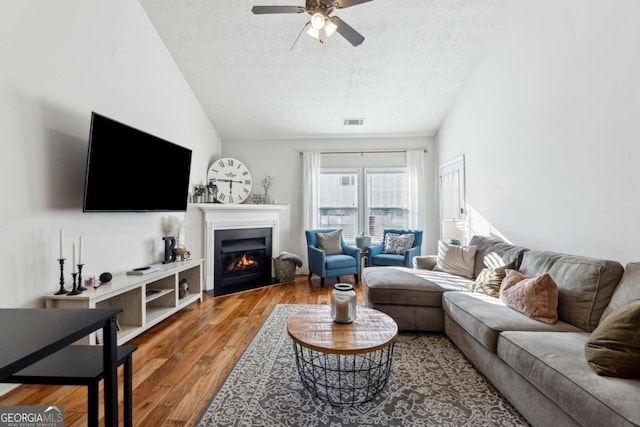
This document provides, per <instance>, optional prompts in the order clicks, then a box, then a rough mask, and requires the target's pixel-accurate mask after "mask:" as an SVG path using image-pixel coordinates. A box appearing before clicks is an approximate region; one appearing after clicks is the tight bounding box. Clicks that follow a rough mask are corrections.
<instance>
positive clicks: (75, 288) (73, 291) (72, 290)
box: [67, 273, 82, 296]
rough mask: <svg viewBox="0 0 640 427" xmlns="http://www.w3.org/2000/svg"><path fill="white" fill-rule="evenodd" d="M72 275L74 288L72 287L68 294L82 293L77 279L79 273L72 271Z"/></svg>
mask: <svg viewBox="0 0 640 427" xmlns="http://www.w3.org/2000/svg"><path fill="white" fill-rule="evenodd" d="M71 276H72V277H73V289H71V292H69V293H68V294H67V296H70V295H80V294H81V293H82V292H80V291H79V290H78V288H77V284H76V279H77V278H78V273H71Z"/></svg>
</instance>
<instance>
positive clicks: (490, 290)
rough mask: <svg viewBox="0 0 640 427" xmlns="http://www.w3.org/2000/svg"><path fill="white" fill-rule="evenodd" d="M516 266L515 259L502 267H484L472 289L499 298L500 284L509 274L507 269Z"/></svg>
mask: <svg viewBox="0 0 640 427" xmlns="http://www.w3.org/2000/svg"><path fill="white" fill-rule="evenodd" d="M514 268H516V262H515V260H514V261H512V262H510V263H509V264H507V265H503V266H501V267H496V268H488V267H486V268H483V269H482V271H481V272H480V274H478V277H477V278H476V281H475V282H473V284H472V285H471V290H472V291H473V292H479V293H481V294H487V295H489V296H492V297H495V298H498V297H499V296H500V285H501V284H502V280H503V279H504V278H505V277H506V275H507V273H506V271H505V270H507V269H509V270H513V269H514Z"/></svg>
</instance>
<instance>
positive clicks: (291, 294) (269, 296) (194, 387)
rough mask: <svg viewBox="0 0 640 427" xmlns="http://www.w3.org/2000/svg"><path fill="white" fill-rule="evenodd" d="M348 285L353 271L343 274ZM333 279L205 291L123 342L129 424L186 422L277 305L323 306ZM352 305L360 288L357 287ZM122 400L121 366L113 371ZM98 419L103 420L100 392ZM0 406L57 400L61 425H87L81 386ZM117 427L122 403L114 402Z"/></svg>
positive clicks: (33, 388)
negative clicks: (129, 375) (129, 357)
mask: <svg viewBox="0 0 640 427" xmlns="http://www.w3.org/2000/svg"><path fill="white" fill-rule="evenodd" d="M342 281H343V282H348V283H352V284H353V276H345V277H342ZM334 283H335V280H333V279H327V284H326V285H325V287H324V288H321V287H320V279H319V278H318V277H316V276H314V277H313V279H312V280H311V282H309V281H308V280H307V277H306V276H296V280H295V282H290V283H283V284H277V285H272V286H267V287H264V288H260V289H256V290H253V291H247V292H241V293H237V294H233V295H227V296H223V297H216V298H213V297H209V296H207V295H205V296H204V300H203V302H202V303H194V304H192V305H190V306H189V307H187V308H186V309H184V310H182V311H180V312H178V313H176V314H175V315H173V316H172V317H170V318H169V319H167V320H165V321H164V322H162V323H161V324H159V325H157V326H156V327H154V328H152V329H150V330H149V331H147V332H145V333H144V334H142V335H139V336H138V337H136V338H134V339H133V340H131V341H129V343H128V344H134V345H137V346H138V347H139V348H138V350H137V351H136V352H135V353H134V354H133V422H134V425H135V426H140V427H144V426H148V427H159V426H191V425H193V424H194V423H195V422H196V421H197V420H198V418H199V417H200V413H201V412H202V410H203V409H204V408H205V407H206V406H207V404H208V403H209V400H210V399H211V397H212V396H213V394H214V393H215V391H216V390H217V389H218V388H219V387H220V385H221V384H222V382H223V381H224V379H225V377H226V375H227V374H228V373H229V371H230V370H231V368H233V366H234V365H235V363H236V361H237V360H238V358H239V357H240V356H241V355H242V353H243V351H244V349H245V348H246V346H247V344H249V342H250V341H251V339H252V338H253V336H254V335H255V333H256V332H257V331H258V329H259V328H260V325H262V323H263V322H264V320H265V319H266V318H267V316H268V315H269V313H271V310H272V309H273V307H274V306H275V305H276V304H328V303H329V301H330V299H331V290H332V289H333V284H334ZM354 287H355V289H356V292H357V295H358V304H364V297H363V293H362V286H361V285H360V284H355V286H354ZM118 374H119V378H118V382H119V384H120V392H119V394H118V397H119V398H120V399H121V400H122V369H120V370H119V372H118ZM100 399H101V400H100V401H101V409H100V410H101V421H100V422H101V423H103V422H104V420H103V418H102V415H103V414H102V410H103V409H102V395H101V396H100ZM0 405H63V406H64V414H65V426H67V427H74V426H86V425H87V393H86V388H85V387H71V386H39V385H22V386H20V387H18V388H17V389H15V390H12V391H11V392H9V393H7V394H6V395H4V396H2V397H0ZM119 416H120V425H122V403H120V410H119Z"/></svg>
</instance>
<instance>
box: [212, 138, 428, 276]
mask: <svg viewBox="0 0 640 427" xmlns="http://www.w3.org/2000/svg"><path fill="white" fill-rule="evenodd" d="M425 148H426V149H427V150H428V151H429V152H428V153H427V154H426V155H425V167H426V175H427V182H425V186H424V193H423V194H424V197H425V198H426V199H427V200H428V201H429V203H428V204H427V206H428V210H429V212H428V215H427V218H426V224H427V228H425V233H424V235H425V242H426V243H425V245H424V247H425V250H428V251H429V253H435V252H433V251H435V248H436V242H437V233H438V228H437V220H436V215H437V209H436V195H435V182H436V175H437V171H436V161H435V156H434V154H433V153H434V140H433V138H429V137H424V138H363V139H357V138H350V139H300V140H298V139H292V140H278V141H274V140H230V141H223V146H222V154H223V156H224V157H234V158H237V159H239V160H242V161H243V162H244V163H245V164H246V165H247V166H248V168H249V170H250V172H251V175H252V177H253V181H254V185H253V193H257V194H261V193H262V192H263V190H262V187H261V185H260V182H261V180H262V178H264V176H265V175H273V176H274V177H275V183H274V185H273V187H272V189H271V191H270V197H271V199H272V201H274V200H275V201H277V202H278V203H280V204H286V205H290V209H289V212H288V214H289V215H290V217H289V218H285V220H284V221H283V223H284V222H285V221H287V220H288V222H289V227H290V228H289V229H286V227H283V229H282V236H281V240H280V241H281V249H282V250H283V251H288V252H292V253H295V254H298V255H301V256H303V257H304V258H305V259H306V252H307V250H306V243H305V242H304V230H305V227H304V224H303V220H302V200H303V197H302V156H300V152H301V151H360V150H363V151H367V150H372V151H374V150H393V149H396V150H407V149H425ZM346 156H353V155H345V157H346ZM323 157H325V159H324V160H323V161H327V158H329V157H330V158H331V159H330V161H331V162H332V164H331V166H338V165H339V164H338V163H337V162H340V159H337V158H336V156H333V155H332V156H323ZM397 157H398V156H395V155H392V156H386V158H381V157H380V155H372V156H367V157H366V158H365V159H358V158H355V159H354V158H353V157H350V158H349V159H345V161H346V162H347V163H345V164H350V165H351V166H353V165H354V164H355V166H371V167H374V166H390V165H393V163H389V162H394V161H397ZM400 157H401V160H402V158H403V156H400ZM347 160H348V161H347ZM363 162H364V163H363ZM366 162H371V163H366ZM356 163H357V164H356ZM433 236H436V237H435V240H434V239H432V238H431V237H433ZM306 269H307V265H306V262H305V265H304V266H303V270H306Z"/></svg>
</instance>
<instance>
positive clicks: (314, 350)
mask: <svg viewBox="0 0 640 427" xmlns="http://www.w3.org/2000/svg"><path fill="white" fill-rule="evenodd" d="M356 310H357V311H356V320H355V321H354V322H353V323H348V324H342V323H336V322H334V321H333V320H332V319H331V308H330V306H329V305H318V306H317V307H313V308H308V309H305V310H302V311H300V312H298V313H296V314H294V315H292V316H291V317H290V318H289V321H288V323H287V332H288V333H289V336H290V337H291V339H293V348H294V352H295V355H296V365H297V367H298V372H299V373H300V378H301V380H302V383H303V384H304V385H305V387H306V388H307V389H308V390H309V391H311V392H312V393H313V394H314V395H315V396H317V397H318V398H319V399H321V400H324V401H326V402H329V403H330V404H331V405H335V406H345V405H355V404H359V403H363V402H368V401H370V400H371V399H373V398H374V397H375V396H376V395H377V394H378V393H379V392H380V391H381V390H382V389H383V388H384V386H385V385H386V384H387V380H388V379H389V373H390V372H391V361H392V359H393V348H394V344H395V341H396V339H397V338H398V325H397V324H396V322H395V321H394V320H393V319H392V318H391V317H389V316H387V315H386V314H384V313H382V312H380V311H378V310H374V309H372V308H367V307H361V306H358V307H357V309H356Z"/></svg>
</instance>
